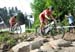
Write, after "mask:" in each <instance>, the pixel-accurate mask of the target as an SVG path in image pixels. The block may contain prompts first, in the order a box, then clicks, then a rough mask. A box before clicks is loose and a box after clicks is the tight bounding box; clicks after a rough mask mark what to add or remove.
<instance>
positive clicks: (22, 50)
mask: <svg viewBox="0 0 75 52" xmlns="http://www.w3.org/2000/svg"><path fill="white" fill-rule="evenodd" d="M11 52H30V44H29V42H21V43H19V44H17V45H15V46H14V47H12V48H11Z"/></svg>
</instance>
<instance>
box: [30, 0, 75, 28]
mask: <svg viewBox="0 0 75 52" xmlns="http://www.w3.org/2000/svg"><path fill="white" fill-rule="evenodd" d="M49 6H53V7H54V13H53V15H54V16H55V17H56V19H60V21H61V23H63V25H65V24H66V23H68V22H67V21H65V20H66V19H65V17H64V15H65V14H67V13H68V12H71V13H72V14H73V16H75V14H74V12H75V0H33V2H32V3H31V8H32V11H33V15H34V17H35V23H34V27H36V26H38V25H39V14H40V13H41V12H42V11H43V10H44V9H46V8H48V7H49ZM64 23H65V24H64Z"/></svg>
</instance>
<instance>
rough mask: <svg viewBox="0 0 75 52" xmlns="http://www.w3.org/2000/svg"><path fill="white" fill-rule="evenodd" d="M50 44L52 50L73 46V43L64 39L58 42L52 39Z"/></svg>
mask: <svg viewBox="0 0 75 52" xmlns="http://www.w3.org/2000/svg"><path fill="white" fill-rule="evenodd" d="M49 44H50V46H51V47H52V48H54V49H57V48H59V46H61V47H63V46H69V45H70V44H71V42H69V41H66V40H63V39H58V40H53V39H51V40H50V42H49Z"/></svg>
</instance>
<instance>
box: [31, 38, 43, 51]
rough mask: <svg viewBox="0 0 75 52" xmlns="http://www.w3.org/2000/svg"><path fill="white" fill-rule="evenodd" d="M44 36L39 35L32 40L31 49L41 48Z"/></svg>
mask: <svg viewBox="0 0 75 52" xmlns="http://www.w3.org/2000/svg"><path fill="white" fill-rule="evenodd" d="M43 41H44V38H42V37H37V38H35V39H34V41H31V42H30V45H31V49H32V50H33V49H37V48H40V46H41V45H42V44H43Z"/></svg>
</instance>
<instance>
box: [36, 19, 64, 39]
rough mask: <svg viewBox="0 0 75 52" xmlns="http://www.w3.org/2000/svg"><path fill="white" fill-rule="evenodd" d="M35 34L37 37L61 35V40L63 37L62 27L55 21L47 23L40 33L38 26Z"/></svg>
mask: <svg viewBox="0 0 75 52" xmlns="http://www.w3.org/2000/svg"><path fill="white" fill-rule="evenodd" d="M36 34H37V36H38V35H40V36H43V35H47V34H48V35H51V36H55V35H62V37H61V38H63V37H64V34H65V31H64V28H63V26H62V25H61V23H60V21H59V20H56V21H52V22H51V23H49V24H48V25H46V26H45V27H44V32H43V33H42V32H41V29H40V26H38V27H36Z"/></svg>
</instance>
